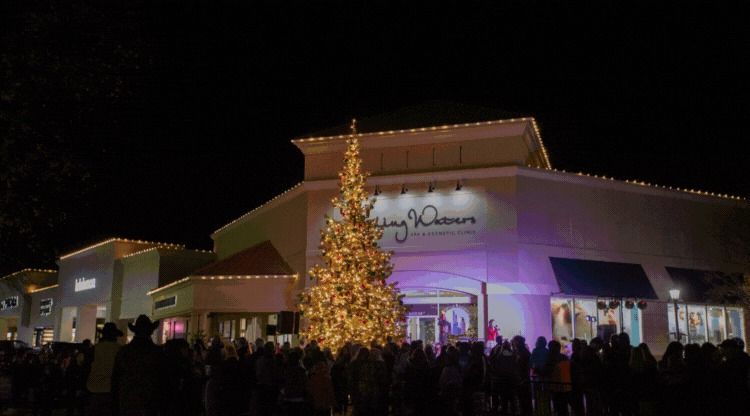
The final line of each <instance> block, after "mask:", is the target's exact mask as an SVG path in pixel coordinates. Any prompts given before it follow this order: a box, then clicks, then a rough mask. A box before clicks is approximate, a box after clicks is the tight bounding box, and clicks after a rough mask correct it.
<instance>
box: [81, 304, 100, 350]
mask: <svg viewBox="0 0 750 416" xmlns="http://www.w3.org/2000/svg"><path fill="white" fill-rule="evenodd" d="M95 336H96V305H85V306H81V307H80V308H78V319H76V342H83V340H84V339H89V340H91V342H94V339H95Z"/></svg>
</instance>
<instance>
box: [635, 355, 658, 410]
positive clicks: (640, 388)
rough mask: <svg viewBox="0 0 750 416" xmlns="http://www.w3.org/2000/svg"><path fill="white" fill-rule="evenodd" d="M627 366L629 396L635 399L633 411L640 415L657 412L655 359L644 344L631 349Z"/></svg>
mask: <svg viewBox="0 0 750 416" xmlns="http://www.w3.org/2000/svg"><path fill="white" fill-rule="evenodd" d="M628 368H629V372H630V379H629V381H628V388H629V391H630V396H631V397H632V398H633V400H634V401H635V403H634V406H633V408H634V409H633V410H634V411H633V413H635V414H638V415H641V416H655V415H656V414H657V409H656V399H657V397H658V396H657V394H658V383H657V379H658V373H657V369H656V359H655V358H654V356H653V355H651V351H650V350H649V348H648V346H647V345H646V344H640V345H638V346H637V347H636V348H634V349H633V351H632V353H631V354H630V362H629V363H628Z"/></svg>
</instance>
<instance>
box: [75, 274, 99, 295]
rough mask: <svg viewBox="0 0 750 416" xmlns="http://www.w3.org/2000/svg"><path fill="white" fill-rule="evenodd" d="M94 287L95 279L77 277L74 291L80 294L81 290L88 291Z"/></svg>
mask: <svg viewBox="0 0 750 416" xmlns="http://www.w3.org/2000/svg"><path fill="white" fill-rule="evenodd" d="M95 287H96V279H94V278H91V279H87V278H85V277H79V278H77V279H76V286H75V291H76V292H80V291H83V290H90V289H94V288H95Z"/></svg>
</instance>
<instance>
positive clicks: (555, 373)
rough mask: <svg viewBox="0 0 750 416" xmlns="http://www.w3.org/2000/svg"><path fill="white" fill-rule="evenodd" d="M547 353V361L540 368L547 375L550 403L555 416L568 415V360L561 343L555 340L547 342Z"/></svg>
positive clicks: (569, 390) (569, 381)
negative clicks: (550, 396)
mask: <svg viewBox="0 0 750 416" xmlns="http://www.w3.org/2000/svg"><path fill="white" fill-rule="evenodd" d="M547 348H548V349H549V354H548V356H547V363H546V364H545V365H544V368H543V370H542V372H543V374H544V375H546V376H547V377H548V383H549V390H550V392H551V393H552V405H553V406H554V409H555V414H556V415H557V416H568V414H569V412H568V405H569V404H570V392H571V390H572V386H571V384H572V379H571V374H570V361H569V360H568V357H566V356H565V355H564V354H562V352H561V350H562V345H561V344H560V343H559V342H557V341H554V340H553V341H550V342H549V344H548V347H547Z"/></svg>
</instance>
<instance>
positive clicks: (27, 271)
mask: <svg viewBox="0 0 750 416" xmlns="http://www.w3.org/2000/svg"><path fill="white" fill-rule="evenodd" d="M23 273H57V270H53V269H32V268H26V269H21V270H19V271H17V272H13V273H11V274H8V275H5V276H3V277H0V279H10V278H11V277H13V276H16V275H19V274H23Z"/></svg>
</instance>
